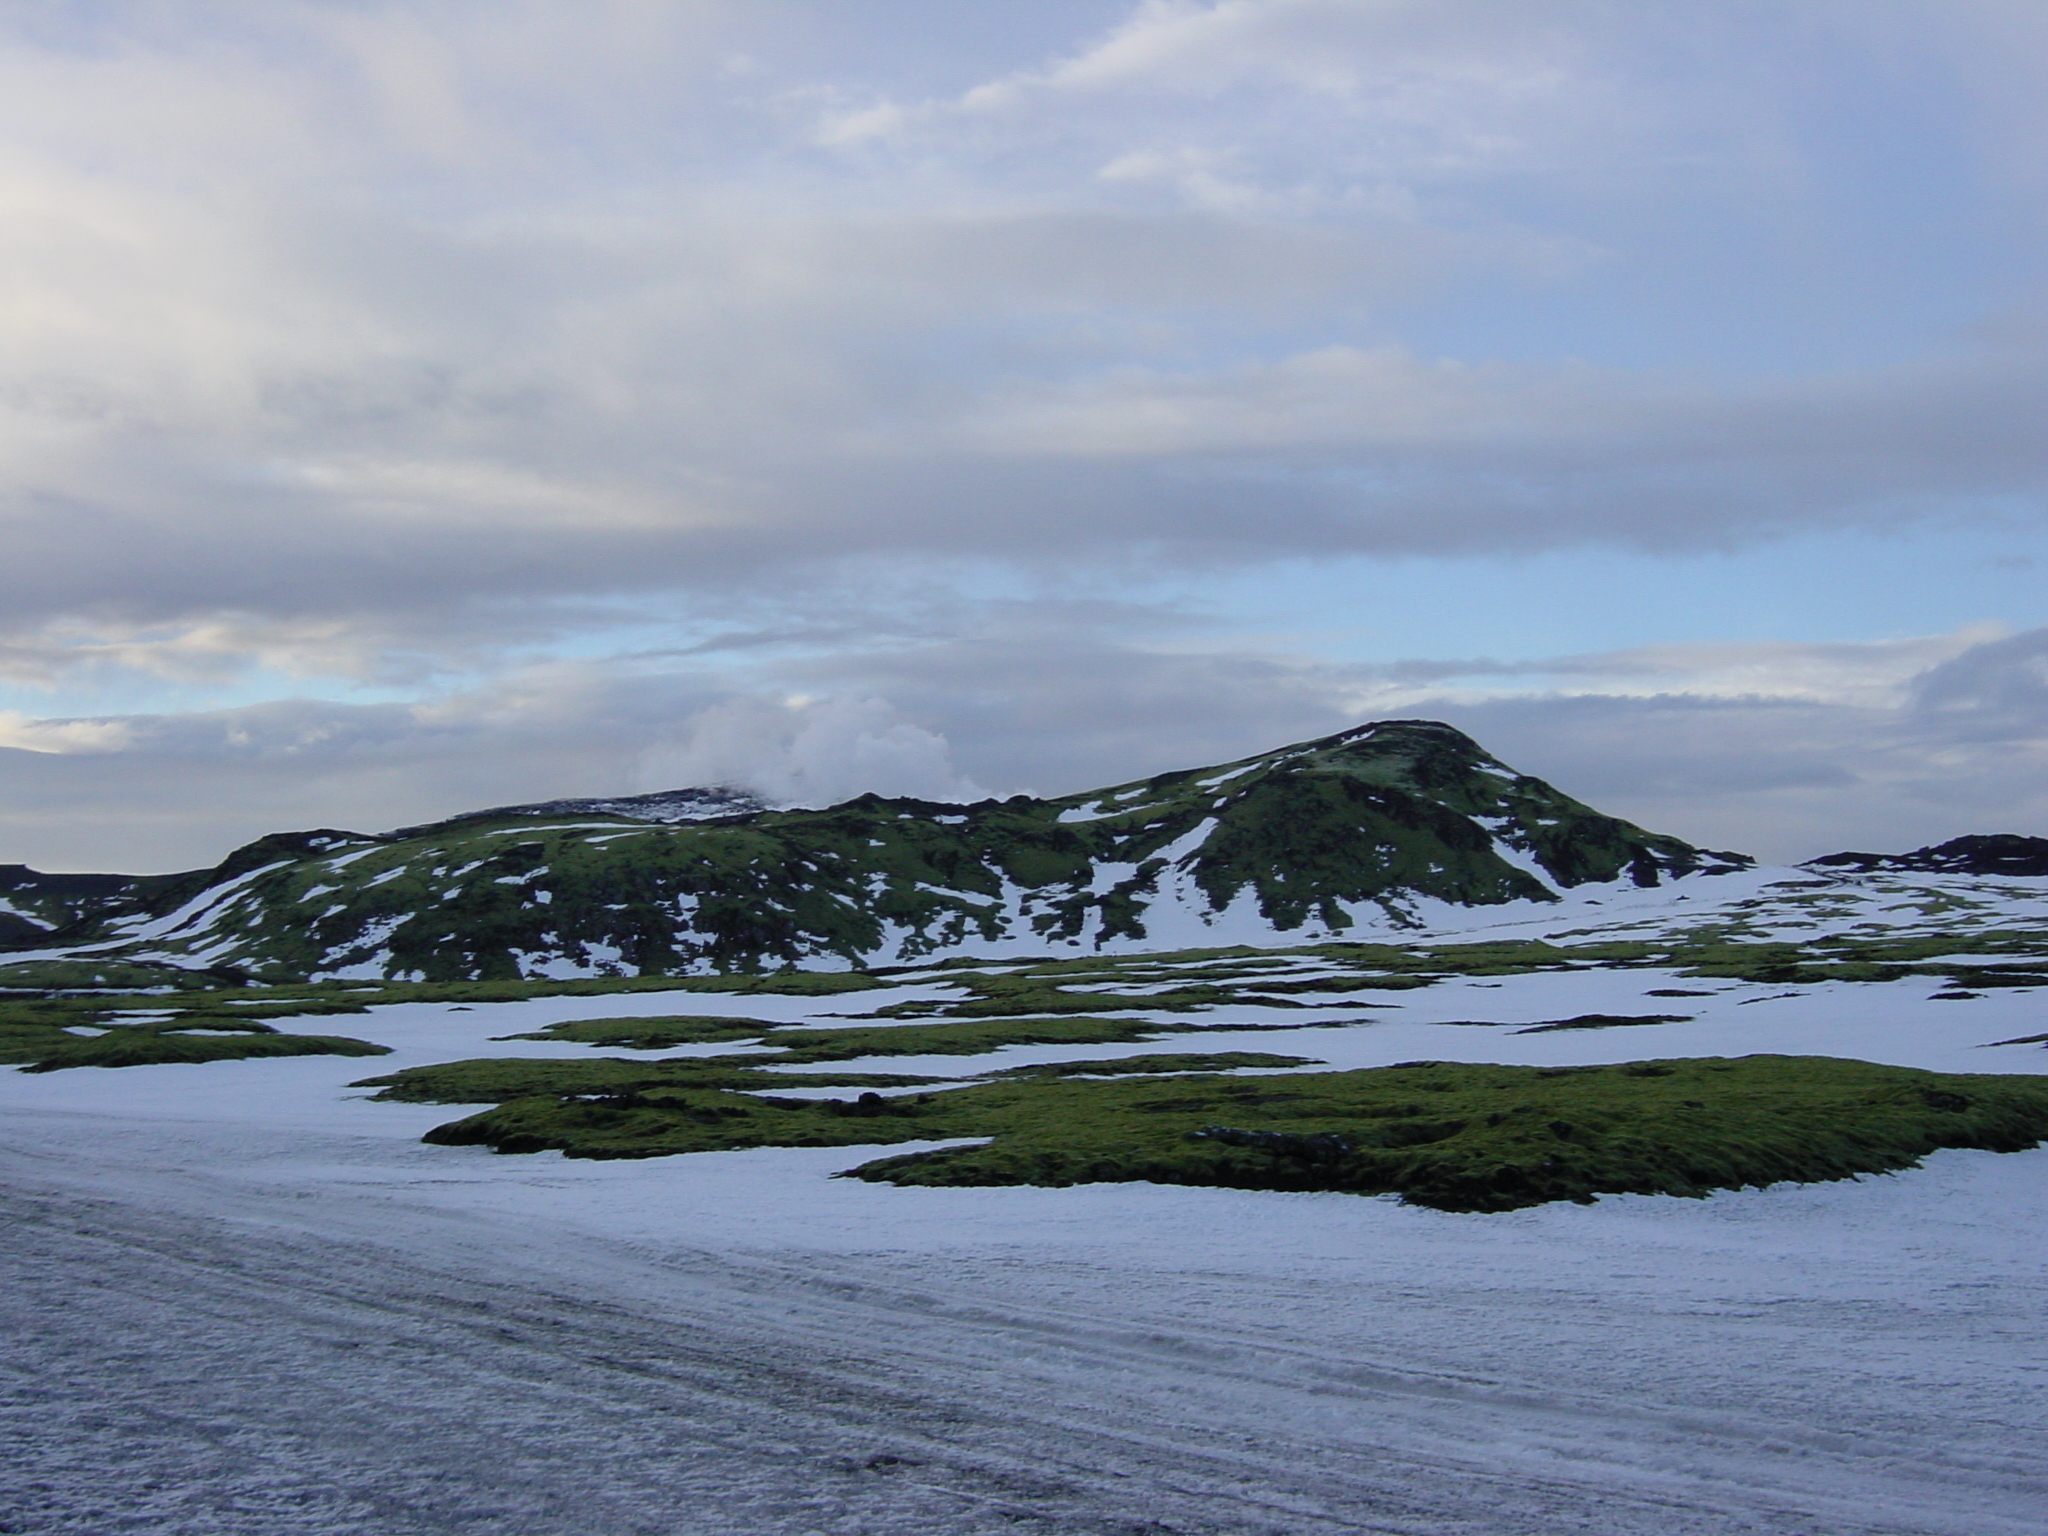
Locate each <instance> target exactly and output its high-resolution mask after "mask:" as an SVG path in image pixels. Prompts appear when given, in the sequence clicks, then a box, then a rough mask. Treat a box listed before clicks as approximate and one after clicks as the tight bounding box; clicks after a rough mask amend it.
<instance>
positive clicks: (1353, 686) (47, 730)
mask: <svg viewBox="0 0 2048 1536" xmlns="http://www.w3.org/2000/svg"><path fill="white" fill-rule="evenodd" d="M2044 650H2048V631H2035V632H2032V633H2030V634H2027V635H2023V636H2016V637H2013V638H2012V639H2011V640H2000V641H1991V642H1986V643H1983V644H1980V645H1977V646H1974V647H1972V648H1970V649H1968V650H1966V651H1964V652H1963V654H1962V655H1960V656H1958V657H1956V658H1955V659H1954V660H1952V661H1948V662H1945V663H1941V664H1938V665H1936V666H1934V667H1931V668H1929V669H1928V670H1927V671H1925V672H1923V673H1922V675H1921V677H1920V679H1919V681H1918V685H1917V688H1915V689H1909V690H1906V691H1905V695H1904V697H1903V698H1902V700H1901V701H1899V702H1896V703H1893V704H1890V705H1886V706H1878V705H1873V704H1869V703H1839V702H1834V703H1831V702H1826V701H1822V700H1814V699H1799V698H1782V699H1770V698H1763V697H1749V698H1732V697H1711V696H1706V695H1702V694H1687V693H1684V692H1677V691H1674V692H1670V693H1664V694H1653V695H1638V696H1633V697H1628V696H1620V695H1615V694H1600V693H1583V694H1576V695H1536V696H1522V697H1508V698H1494V699H1480V700H1473V699H1471V698H1458V697H1447V696H1443V695H1440V694H1432V693H1431V692H1430V685H1429V684H1428V683H1423V684H1420V685H1417V684H1415V683H1413V682H1403V681H1400V680H1398V679H1396V678H1393V677H1391V676H1390V675H1389V672H1390V670H1391V669H1386V668H1375V667H1370V666H1350V665H1334V664H1329V663H1318V662H1313V661H1305V660H1302V659H1300V658H1289V657H1276V656H1256V655H1247V654H1243V653H1231V652H1227V651H1210V652H1199V651H1185V652H1166V651H1158V650H1148V649H1144V648H1140V647H1137V646H1134V645H1132V644H1131V643H1129V641H1128V639H1127V638H1124V637H1122V636H1120V635H1119V633H1118V632H1117V629H1116V627H1115V626H1113V625H1106V626H1105V625H1098V626H1097V627H1095V628H1093V629H1091V628H1089V627H1088V626H1086V625H1083V624H1078V623H1077V624H1075V625H1073V626H1071V627H1069V628H1066V629H1064V630H1063V629H1061V628H1059V627H1057V626H1050V625H1048V626H1044V627H1040V628H1032V627H1030V626H1028V625H1026V624H1024V623H1022V622H1018V623H1014V624H1012V625H1011V626H1009V627H1008V628H1005V629H1000V630H989V631H985V632H982V633H979V634H967V635H960V636H956V637H954V638H950V639H945V640H937V641H933V642H931V643H927V644H919V645H903V646H898V647H895V648H877V649H870V650H868V651H866V652H864V653H861V654H853V653H839V654H835V655H830V656H811V657H802V656H796V657H781V658H776V659H773V660H771V661H768V662H764V663H763V664H762V666H761V667H760V668H759V669H757V670H756V671H754V672H753V673H751V674H747V675H746V677H745V678H744V679H741V678H738V677H737V676H736V675H735V674H730V673H726V674H693V673H686V672H677V671H665V672H645V671H631V670H627V671H621V670H619V669H617V668H612V667H604V666H597V665H586V666H573V667H572V666H554V667H547V668H538V669H533V670H531V671H529V672H526V673H523V674H520V675H517V676H515V677H510V678H507V679H505V680H503V681H501V682H499V683H497V684H494V685H492V686H490V687H488V688H484V689H479V690H475V691H472V692H469V693H465V694H455V695H450V696H448V697H445V698H442V699H440V700H437V701H435V702H432V703H429V704H422V705H363V706H343V705H334V704H321V703H317V702H308V701H301V702H296V703H288V704H271V705H263V706H257V707H252V708H247V709H238V710H224V711H216V712H212V713H209V714H201V715H187V716H155V717H152V716H130V717H118V718H115V719H113V720H109V721H101V722H85V723H83V727H82V728H81V726H80V724H79V723H76V722H73V723H66V722H57V723H55V724H53V725H41V724H38V723H36V722H27V721H22V720H20V719H19V718H18V717H17V718H15V719H14V720H12V722H11V723H10V722H9V721H8V720H6V719H0V740H5V741H12V742H20V743H26V744H27V745H28V746H29V747H32V748H34V750H26V749H23V748H22V747H20V746H15V747H0V804H5V805H6V806H7V808H8V809H7V811H6V812H5V814H4V815H0V843H4V845H5V846H4V847H0V861H6V862H12V861H16V860H21V861H25V862H29V863H37V862H39V861H40V862H43V863H46V864H54V865H55V866H56V867H60V868H64V867H69V868H76V867H80V865H81V864H85V865H94V864H96V865H99V866H102V867H116V868H142V867H157V868H164V867H176V866H189V865H196V864H201V863H208V862H211V861H212V860H214V859H216V858H218V857H219V856H220V855H221V854H222V853H224V852H225V851H226V850H227V848H228V847H230V846H232V845H233V844H235V843H236V842H239V841H242V840H244V839H246V838H249V837H253V836H256V835H258V834H260V833H262V832H267V831H275V830H280V829H283V828H287V827H293V826H309V825H334V824H340V825H345V826H353V827H355V828H357V829H359V830H376V829H381V828H384V827H390V826H395V825H401V824H406V823H413V822H419V821H424V820H429V819H431V818H433V817H437V816H444V815H449V814H453V813H455V812H457V811H461V810H467V809H472V808H475V807H477V806H481V805H492V804H505V803H509V802H513V801H519V800H531V799H546V798H553V797H557V796H562V795H579V794H593V795H594V794H616V793H621V792H628V791H633V790H640V789H655V788H669V787H680V786H679V785H675V784H672V783H671V782H669V781H670V779H671V778H672V777H673V776H674V775H677V774H681V775H683V776H685V777H688V776H691V775H701V774H709V775H712V776H716V777H721V778H740V779H743V780H744V779H751V780H752V782H754V783H755V784H758V785H760V786H762V787H764V788H767V789H769V790H770V792H772V793H781V794H783V795H785V796H787V797H791V798H805V797H807V796H808V797H811V798H815V797H817V796H819V795H823V796H826V797H828V798H829V797H831V796H836V795H840V794H852V793H854V792H856V791H857V789H859V788H862V787H873V788H880V789H883V790H885V791H890V792H900V793H924V794H933V793H938V792H941V790H944V791H945V792H950V793H960V794H966V793H971V792H973V791H974V790H975V789H977V788H986V789H987V790H989V791H991V792H994V793H999V794H1007V793H1012V792H1015V791H1018V790H1032V791H1036V792H1038V793H1047V794H1051V793H1064V792H1068V791H1073V790H1079V789H1084V788H1089V787H1092V786H1095V785H1099V784H1105V783H1112V782H1116V781H1119V780H1125V779H1131V778H1137V777H1142V776H1144V775H1146V774H1150V773H1157V772H1162V771H1165V770H1168V769H1174V768H1184V767H1189V766H1193V765H1197V764H1202V763H1208V762H1220V761H1226V760H1228V759H1231V758H1235V757H1240V756H1244V755H1248V754H1250V753H1254V752H1258V751H1263V750H1266V749H1268V748H1271V747H1273V746H1276V745H1279V744H1281V743H1283V742H1287V741H1294V740H1302V739H1306V738H1309V737H1313V736H1318V735H1323V734H1326V733H1328V732H1331V731H1336V730H1340V729H1343V728H1345V727H1346V726H1349V725H1352V724H1355V723H1357V722H1358V721H1359V720H1360V719H1364V718H1415V717H1427V718H1436V719H1445V720H1449V721H1451V722H1452V723H1454V724H1457V725H1459V726H1460V727H1461V728H1463V729H1465V730H1467V731H1469V732H1471V733H1472V734H1473V735H1474V736H1476V737H1477V738H1478V739H1479V740H1480V741H1482V742H1484V743H1485V744H1486V745H1487V746H1488V747H1489V748H1491V749H1492V750H1493V751H1494V752H1496V753H1498V754H1499V755H1500V756H1501V757H1503V758H1505V759H1506V760H1507V761H1508V762H1510V763H1513V764H1515V765H1516V766H1517V767H1520V768H1522V769H1524V770H1525V771H1528V772H1532V773H1535V774H1538V775H1540V776H1542V777H1544V778H1547V779H1549V780H1551V781H1552V782H1554V783H1556V784H1557V785H1559V786H1560V787H1561V788H1563V789H1565V790H1566V791H1567V792H1569V793H1572V794H1575V795H1577V796H1579V797H1580V798H1582V799H1585V800H1588V801H1590V802H1591V803H1593V804H1595V805H1598V806H1600V807H1601V808H1602V809H1605V810H1609V811H1612V812H1615V813H1617V814H1620V815H1624V816H1627V817H1628V818H1630V819H1631V820H1635V821H1638V822H1640V823H1642V824H1644V825H1647V826H1651V827H1654V828H1657V829H1658V830H1661V831H1669V832H1674V833H1676V834H1678V835H1680V836H1683V837H1687V838H1690V839H1692V840H1694V841H1696V842H1700V843H1705V844H1707V845H1709V846H1716V847H1732V848H1736V849H1740V850H1743V851H1747V852H1752V853H1756V854H1760V855H1763V856H1765V857H1767V858H1775V859H1797V858H1808V857H1812V856H1814V855H1816V854H1820V853H1826V852H1832V851H1835V850H1836V849H1839V848H1843V847H1865V848H1875V849H1902V848H1906V847H1910V846H1917V845H1919V844H1924V843H1928V842H1934V841H1938V840H1940V839H1943V838H1947V837H1952V836H1956V835H1958V834H1960V833H1963V832H1972V831H1977V832H1986V831H2017V832H2030V833H2041V832H2048V699H2044V698H2043V697H2042V690H2041V689H2040V685H2039V674H2038V671H2037V670H2036V669H2037V667H2038V664H2039V658H2040V657H2041V656H2042V655H2043V654H2044ZM2029 677H2031V678H2032V679H2033V681H2032V682H2031V683H2028V682H2027V679H2028V678H2029ZM2014 678H2016V679H2017V680H2018V681H2017V683H2016V684H2015V685H2014V686H2013V687H2006V686H2005V685H2004V682H2003V681H2002V680H2008V679H2014ZM2029 690H2031V691H2029ZM869 779H872V780H873V782H872V783H870V782H868V780H869ZM856 781H858V782H856ZM947 786H951V787H950V788H949V789H948V788H946V787H947Z"/></svg>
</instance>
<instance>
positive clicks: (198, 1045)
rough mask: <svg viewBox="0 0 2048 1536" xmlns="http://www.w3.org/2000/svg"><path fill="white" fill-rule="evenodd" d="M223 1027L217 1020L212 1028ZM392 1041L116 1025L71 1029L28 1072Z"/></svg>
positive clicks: (325, 1052)
mask: <svg viewBox="0 0 2048 1536" xmlns="http://www.w3.org/2000/svg"><path fill="white" fill-rule="evenodd" d="M223 1027H224V1026H222V1025H219V1024H215V1025H212V1026H210V1028H213V1029H220V1028H223ZM390 1054H391V1048H390V1047H389V1046H387V1045H372V1044H371V1043H370V1042H369V1041H367V1040H351V1039H347V1038H345V1037H342V1036H338V1035H286V1034H279V1033H278V1032H277V1031H276V1030H274V1029H271V1028H270V1027H269V1026H268V1025H265V1024H249V1025H244V1026H242V1027H241V1028H239V1029H234V1030H233V1031H232V1032H230V1033H226V1034H212V1033H208V1034H193V1033H189V1032H187V1031H184V1030H178V1029H163V1028H156V1027H151V1026H147V1025H127V1026H116V1027H115V1028H112V1029H109V1030H108V1031H107V1032H106V1033H105V1034H102V1035H72V1034H66V1035H65V1036H64V1037H63V1039H62V1041H61V1043H57V1042H52V1043H49V1044H46V1045H44V1046H42V1047H40V1048H39V1054H38V1055H37V1057H36V1059H35V1060H33V1061H31V1062H30V1063H29V1064H28V1065H26V1066H24V1067H23V1068H22V1069H21V1070H22V1071H24V1072H61V1071H63V1070H64V1069H65V1068H67V1067H155V1066H163V1065H166V1064H172V1063H178V1062H202V1061H244V1060H248V1059H251V1058H254V1057H263V1056H388V1055H390Z"/></svg>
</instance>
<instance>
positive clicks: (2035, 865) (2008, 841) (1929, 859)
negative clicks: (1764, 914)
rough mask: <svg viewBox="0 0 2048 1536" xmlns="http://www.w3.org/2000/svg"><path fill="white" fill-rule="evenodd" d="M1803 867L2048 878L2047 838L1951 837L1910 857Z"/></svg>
mask: <svg viewBox="0 0 2048 1536" xmlns="http://www.w3.org/2000/svg"><path fill="white" fill-rule="evenodd" d="M1804 867H1805V868H1807V869H1847V870H1854V871H1855V872H1856V873H1858V874H1868V873H1872V872H1875V871H1880V870H1899V871H1902V872H1903V871H1912V872H1917V873H1920V874H1938V875H2048V837H2021V836H2020V835H2018V834H2017V833H2013V832H1996V833H1992V834H1990V835H1989V836H1981V837H1952V838H1950V839H1949V840H1948V841H1947V842H1945V843H1936V844H1935V845H1934V846H1932V847H1931V848H1915V849H1914V850H1913V851H1912V852H1911V853H1831V854H1829V855H1827V856H1826V857H1825V858H1819V859H1808V860H1807V861H1806V864H1805V866H1804Z"/></svg>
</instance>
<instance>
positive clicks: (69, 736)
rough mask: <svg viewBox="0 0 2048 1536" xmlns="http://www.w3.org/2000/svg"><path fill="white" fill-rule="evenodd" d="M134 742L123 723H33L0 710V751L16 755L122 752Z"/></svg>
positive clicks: (54, 721)
mask: <svg viewBox="0 0 2048 1536" xmlns="http://www.w3.org/2000/svg"><path fill="white" fill-rule="evenodd" d="M134 741H135V732H134V730H133V728H132V727H131V726H130V725H129V724H128V723H127V722H126V721H123V720H35V719H31V718H30V717H29V716H27V715H24V714H23V713H21V711H20V710H15V709H7V710H0V747H12V748H13V749H15V750H16V751H18V752H45V753H51V754H55V755H57V756H68V755H70V754H73V753H79V752H123V751H126V750H127V749H128V748H129V747H131V746H132V745H134Z"/></svg>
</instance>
